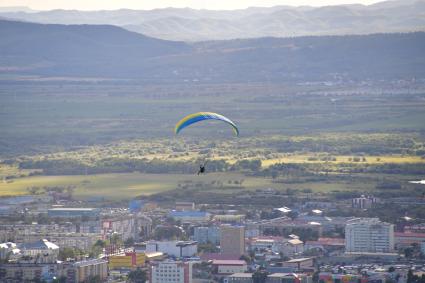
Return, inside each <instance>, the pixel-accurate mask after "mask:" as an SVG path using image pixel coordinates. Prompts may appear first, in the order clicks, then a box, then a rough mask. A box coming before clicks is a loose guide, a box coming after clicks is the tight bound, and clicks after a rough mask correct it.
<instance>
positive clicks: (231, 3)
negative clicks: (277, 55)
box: [0, 0, 381, 10]
mask: <svg viewBox="0 0 425 283" xmlns="http://www.w3.org/2000/svg"><path fill="white" fill-rule="evenodd" d="M377 2H381V1H374V0H0V7H10V6H25V7H29V8H32V9H35V10H52V9H75V10H114V9H123V8H127V9H140V10H150V9H156V8H166V7H176V8H183V7H189V8H193V9H209V10H232V9H244V8H247V7H271V6H276V5H290V6H303V5H309V6H327V5H340V4H353V3H359V4H365V5H369V4H373V3H377Z"/></svg>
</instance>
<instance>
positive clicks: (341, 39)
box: [0, 20, 425, 82]
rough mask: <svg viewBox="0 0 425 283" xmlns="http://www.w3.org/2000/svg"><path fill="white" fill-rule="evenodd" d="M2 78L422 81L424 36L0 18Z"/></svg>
mask: <svg viewBox="0 0 425 283" xmlns="http://www.w3.org/2000/svg"><path fill="white" fill-rule="evenodd" d="M0 38H1V40H0V75H17V76H23V75H31V76H34V75H35V76H54V77H58V76H76V77H108V78H133V79H138V80H146V81H151V82H168V81H169V82H186V81H202V82H241V81H242V82H246V81H272V80H273V81H294V80H295V81H306V80H336V79H337V80H344V79H347V80H349V79H386V78H390V79H394V78H413V77H418V78H423V75H424V74H425V53H424V50H425V33H423V32H414V33H395V34H375V35H346V36H307V37H293V38H272V37H263V38H257V39H238V40H222V41H206V42H198V43H191V44H189V43H185V42H178V41H168V40H161V39H156V38H151V37H148V36H145V35H141V34H139V33H136V32H130V31H128V30H125V29H123V28H120V27H116V26H111V25H58V24H36V23H26V22H16V21H6V20H0Z"/></svg>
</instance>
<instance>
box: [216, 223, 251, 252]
mask: <svg viewBox="0 0 425 283" xmlns="http://www.w3.org/2000/svg"><path fill="white" fill-rule="evenodd" d="M220 250H221V253H222V254H231V255H239V256H240V255H243V254H244V253H245V227H244V226H231V225H221V226H220Z"/></svg>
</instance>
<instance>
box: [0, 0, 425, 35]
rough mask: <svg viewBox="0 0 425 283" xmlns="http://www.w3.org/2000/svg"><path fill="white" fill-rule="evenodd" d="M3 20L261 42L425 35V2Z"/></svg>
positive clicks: (6, 13)
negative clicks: (410, 33)
mask: <svg viewBox="0 0 425 283" xmlns="http://www.w3.org/2000/svg"><path fill="white" fill-rule="evenodd" d="M0 18H2V19H12V20H21V21H29V22H37V23H54V24H96V25H99V24H100V25H104V24H107V25H116V26H120V27H123V28H125V29H127V30H130V31H135V32H138V33H141V34H144V35H147V36H151V37H155V38H161V39H168V40H178V41H205V40H223V39H237V38H257V37H268V36H270V37H292V36H306V35H345V34H372V33H392V32H408V31H425V0H397V1H386V2H380V3H377V4H373V5H367V6H366V5H359V4H353V5H339V6H324V7H309V6H301V7H292V6H276V7H271V8H259V7H253V8H248V9H242V10H232V11H213V10H195V9H189V8H165V9H155V10H130V9H121V10H111V11H108V10H105V11H78V10H51V11H33V10H30V9H28V8H22V7H21V8H19V7H18V8H10V9H7V8H3V9H0Z"/></svg>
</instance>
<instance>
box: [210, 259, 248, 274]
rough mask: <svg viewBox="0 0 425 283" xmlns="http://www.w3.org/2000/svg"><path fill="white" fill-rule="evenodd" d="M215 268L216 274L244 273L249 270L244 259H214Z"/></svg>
mask: <svg viewBox="0 0 425 283" xmlns="http://www.w3.org/2000/svg"><path fill="white" fill-rule="evenodd" d="M212 266H213V270H214V272H215V273H216V274H222V275H223V274H233V273H243V272H246V271H247V270H248V265H247V263H246V261H244V260H213V261H212Z"/></svg>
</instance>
